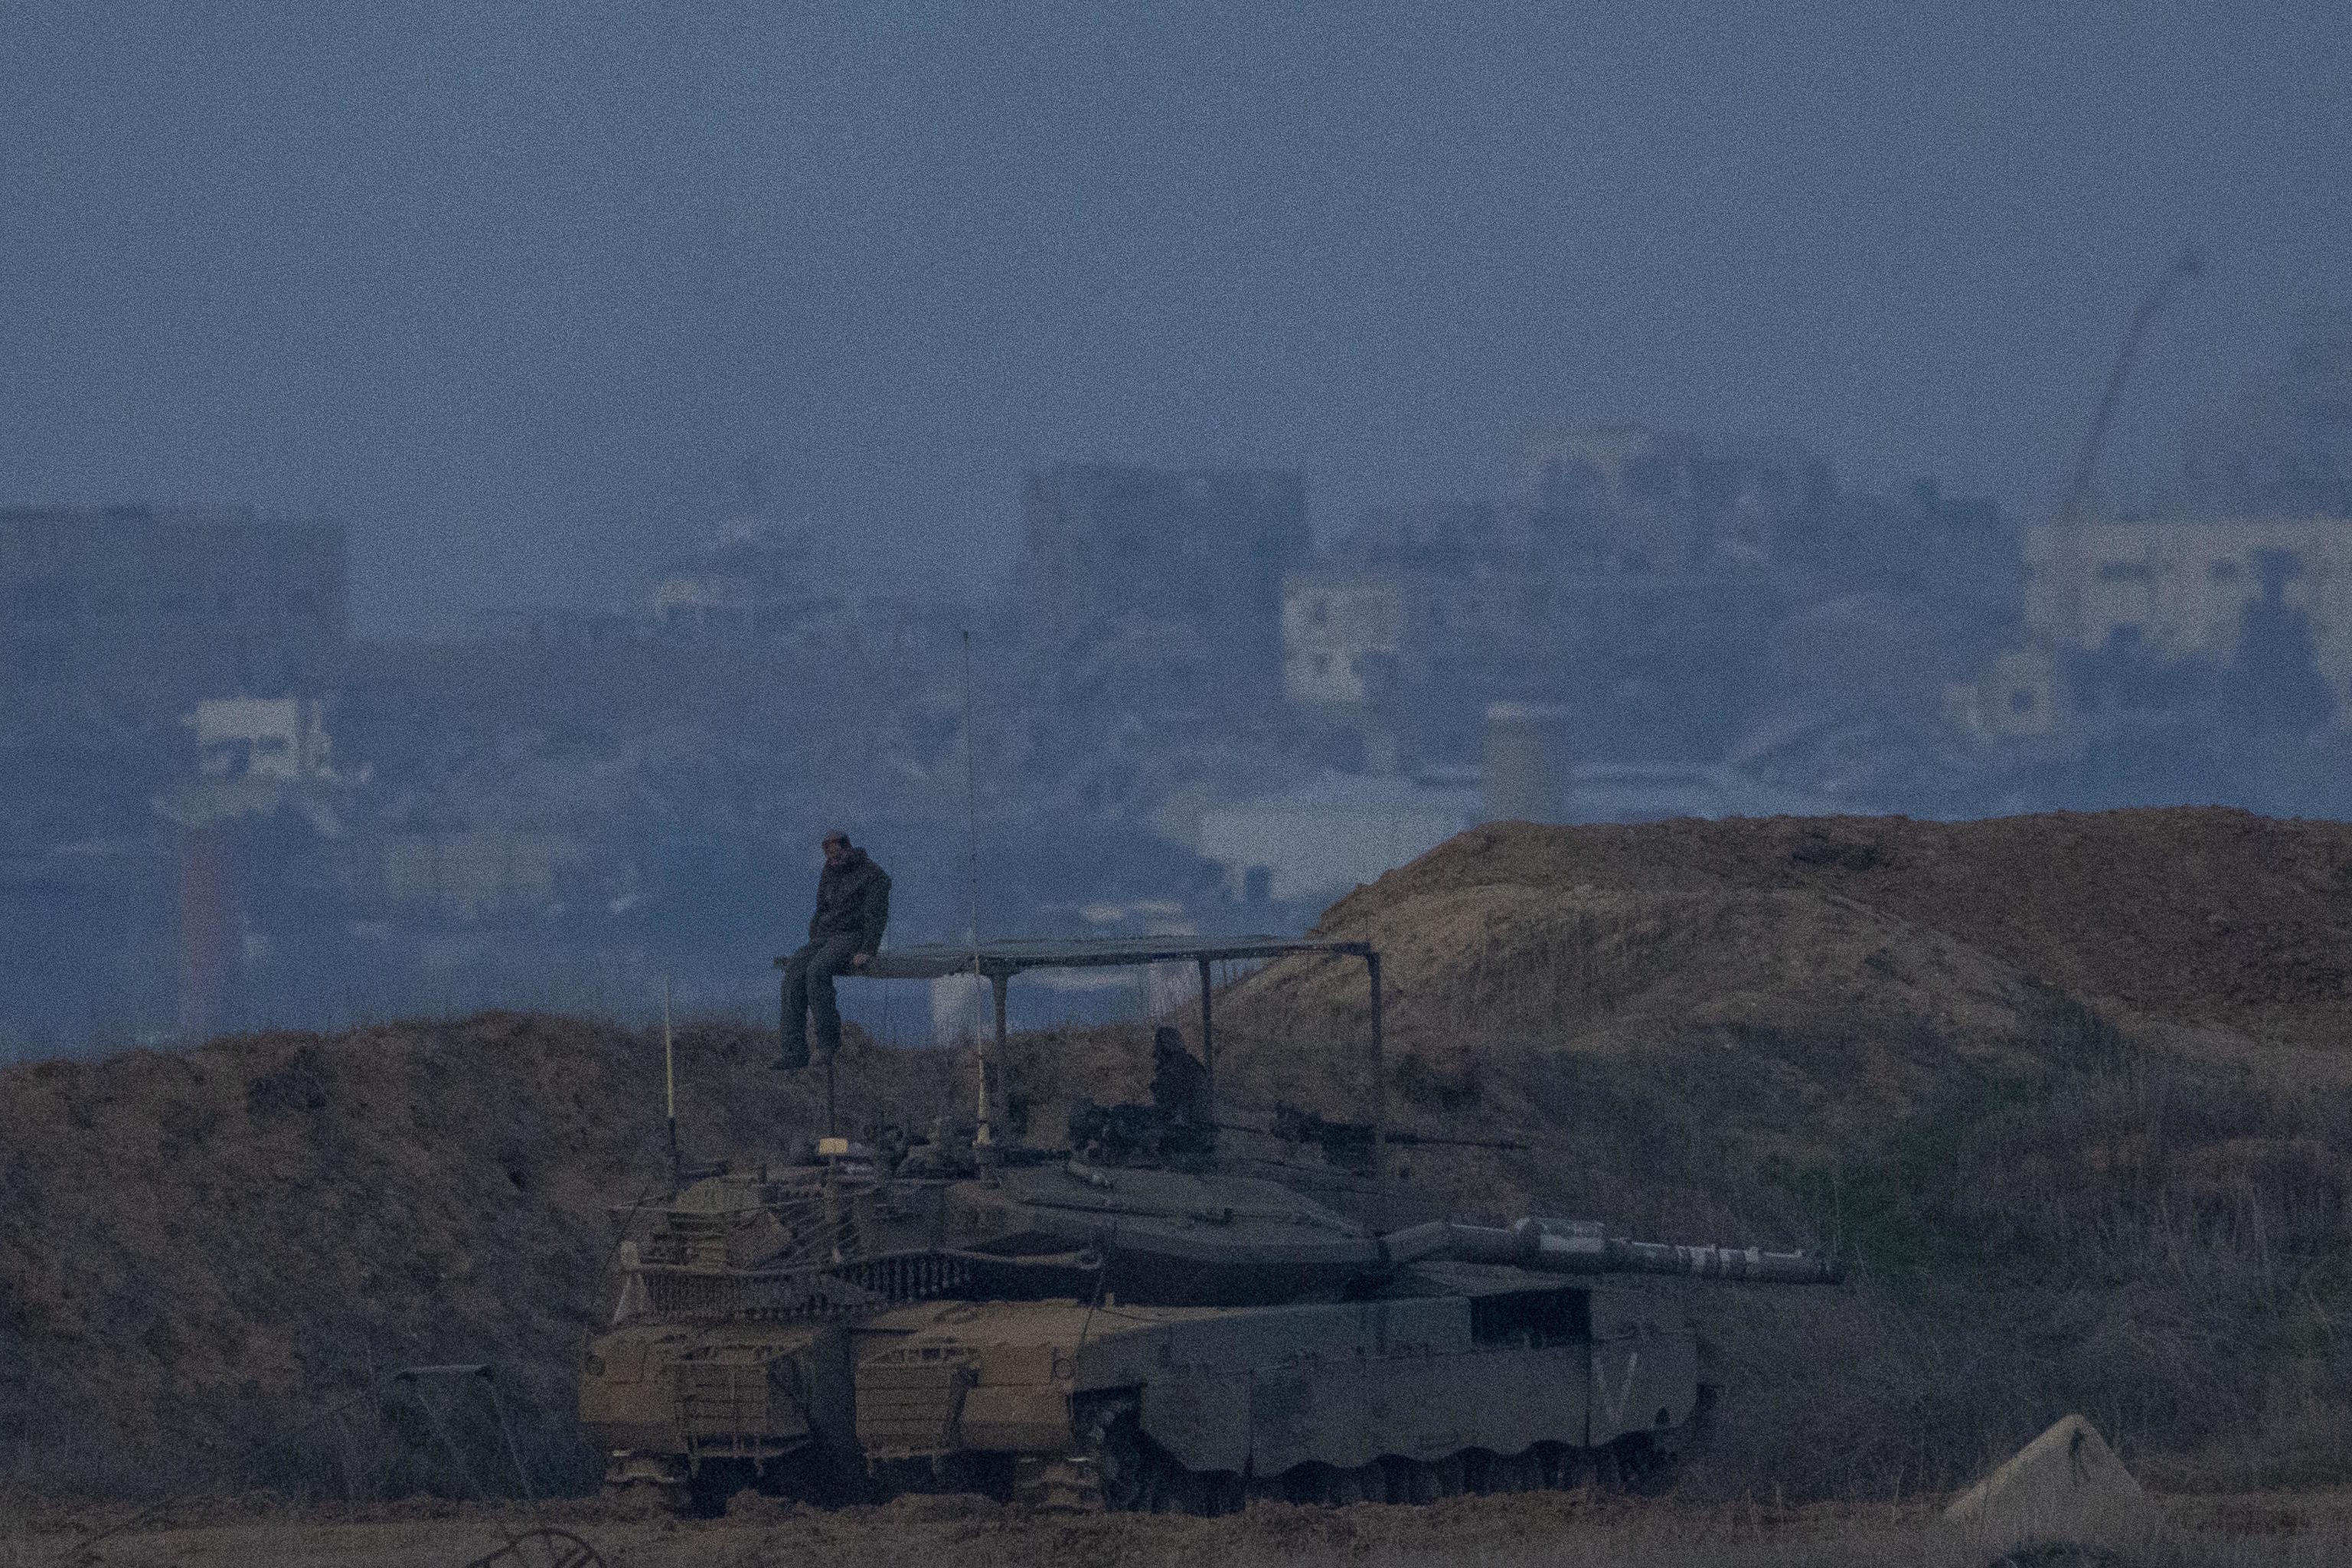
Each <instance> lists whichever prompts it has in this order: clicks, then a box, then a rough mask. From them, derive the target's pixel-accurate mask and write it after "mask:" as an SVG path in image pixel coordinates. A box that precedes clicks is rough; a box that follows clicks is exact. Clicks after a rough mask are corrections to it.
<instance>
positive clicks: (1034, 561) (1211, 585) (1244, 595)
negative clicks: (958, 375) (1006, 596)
mask: <svg viewBox="0 0 2352 1568" xmlns="http://www.w3.org/2000/svg"><path fill="white" fill-rule="evenodd" d="M1308 552H1309V541H1308V537H1307V491H1306V486H1305V483H1304V482H1303V481H1302V479H1300V477H1299V476H1298V475H1297V473H1296V472H1291V471H1286V470H1276V469H1209V470H1192V471H1179V470H1172V469H1165V468H1130V467H1121V466H1117V465H1110V464H1097V463H1065V464H1058V465H1055V466H1054V467H1051V468H1038V469H1033V470H1031V471H1030V472H1029V473H1028V474H1027V475H1025V476H1024V482H1023V485H1022V505H1021V560H1020V564H1019V567H1018V570H1017V574H1016V576H1015V580H1014V584H1013V596H1014V599H1015V602H1016V609H1017V613H1018V614H1019V615H1020V616H1022V618H1023V620H1024V623H1025V624H1026V626H1028V627H1029V628H1030V629H1031V630H1032V632H1033V633H1034V634H1036V635H1037V636H1039V637H1041V639H1043V640H1049V641H1066V640H1069V639H1082V638H1085V637H1088V636H1089V635H1090V634H1092V635H1099V634H1101V633H1104V632H1109V633H1114V634H1115V633H1117V632H1118V631H1120V630H1122V629H1124V628H1126V627H1129V626H1138V625H1143V624H1158V625H1163V626H1167V625H1173V626H1180V627H1181V628H1182V629H1183V630H1185V631H1186V632H1188V633H1190V634H1191V635H1192V636H1194V637H1198V638H1200V639H1202V641H1203V642H1204V643H1205V644H1206V645H1208V646H1210V647H1215V648H1217V649H1219V650H1220V652H1221V653H1222V655H1223V657H1224V658H1226V659H1228V660H1230V664H1229V665H1228V667H1227V668H1229V670H1230V672H1231V674H1232V676H1233V677H1234V679H1235V680H1236V681H1237V682H1240V683H1242V684H1243V685H1245V686H1247V687H1249V688H1256V689H1263V691H1264V693H1265V694H1268V695H1270V694H1271V693H1272V692H1273V691H1274V690H1275V689H1276V687H1277V686H1278V684H1279V682H1280V680H1281V671H1282V579H1283V574H1285V573H1286V572H1288V571H1291V570H1293V569H1295V568H1297V567H1298V566H1300V565H1303V564H1304V563H1306V561H1307V555H1308Z"/></svg>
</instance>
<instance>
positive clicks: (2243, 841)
mask: <svg viewBox="0 0 2352 1568" xmlns="http://www.w3.org/2000/svg"><path fill="white" fill-rule="evenodd" d="M1507 889H1512V890H1516V891H1506V890H1507ZM1733 891H1745V892H1749V893H1754V894H1778V895H1780V896H1782V897H1784V898H1787V899H1789V900H1792V901H1795V902H1800V903H1821V904H1830V905H1852V906H1858V907H1859V908H1861V909H1863V910H1870V911H1872V912H1873V913H1874V914H1875V915H1877V916H1879V917H1881V918H1882V919H1884V920H1885V921H1893V922H1899V924H1900V926H1902V927H1905V928H1909V929H1911V930H1915V931H1923V932H1936V933H1940V934H1941V935H1942V936H1944V937H1946V938H1948V939H1949V940H1951V941H1953V942H1959V943H1962V944H1965V945H1966V946H1967V947H1969V948H1971V949H1974V950H1975V951H1976V952H1979V953H1982V954H1984V955H1985V956H1987V957H1989V958H1991V959H1995V960H1998V961H2000V963H2006V964H2009V965H2011V966H2012V967H2013V968H2014V969H2015V970H2016V971H2017V973H2020V974H2022V975H2025V976H2028V977H2030V978H2032V980H2034V981H2037V982H2039V983H2041V984H2044V985H2047V986H2049V987H2052V988H2054V989H2056V990H2059V991H2063V992H2067V993H2071V994H2074V995H2077V996H2079V997H2082V998H2083V999H2084V1000H2085V1001H2088V1002H2090V1003H2092V1004H2094V1005H2099V1006H2102V1007H2105V1008H2107V1009H2108V1010H2110V1011H2117V1012H2121V1013H2125V1014H2138V1015H2147V1016H2153V1017H2159V1018H2165V1019H2169V1020H2173V1021H2176V1022H2179V1023H2183V1024H2190V1025H2203V1026H2215V1027H2220V1028H2225V1029H2231V1030H2235V1031H2238V1032H2240V1033H2242V1034H2246V1035H2250V1036H2254V1037H2261V1038H2265V1039H2274V1040H2279V1041H2283V1042H2292V1043H2307V1044H2319V1045H2327V1046H2337V1045H2342V1044H2344V1043H2346V1041H2347V1025H2346V1022H2345V1019H2344V1016H2343V1009H2344V1004H2345V1001H2346V998H2347V995H2352V826H2347V825H2345V824H2342V823H2335V822H2300V821H2298V822H2281V821H2276V820H2273V819H2271V818H2267V817H2258V816H2251V815H2249V814H2248V813H2245V812H2242V811H2235V810H2224V809H2221V808H2172V809H2161V810H2158V809H2149V810H2136V811H2116V812H2103V813H2098V814H2095V815H2078V814H2073V813H2057V814H2053V815H2049V816H2011V817H1998V818H1993V819H1990V820H1987V821H1981V822H1960V823H1941V822H1915V821H1912V820H1910V819H1909V818H1906V817H1774V818H1770V819H1765V820H1745V819H1735V820H1731V821H1724V822H1699V821H1676V822H1661V823H1649V824H1643V825H1641V826H1601V827H1537V826H1529V825H1528V824H1525V823H1503V824H1496V825H1492V826H1485V827H1480V828H1475V829H1473V830H1472V831H1470V832H1468V833H1465V834H1462V835H1460V836H1459V837H1455V838H1454V839H1453V840H1452V841H1450V842H1448V843H1447V844H1445V845H1443V846H1441V847H1439V848H1437V849H1434V850H1433V851H1431V852H1430V853H1429V854H1427V855H1424V856H1423V857H1422V858H1420V859H1418V860H1416V861H1414V862H1413V863H1412V865H1410V866H1407V867H1404V868H1402V869H1399V870H1396V871H1391V872H1390V873H1389V874H1388V875H1387V876H1384V877H1382V878H1381V879H1380V880H1379V881H1377V882H1375V883H1373V884H1371V885H1370V887H1365V888H1360V889H1357V890H1356V891H1355V892H1354V893H1352V894H1350V895H1349V897H1347V898H1345V899H1342V900H1340V901H1339V903H1338V904H1336V905H1334V906H1333V907H1332V908H1331V910H1329V911H1328V913H1327V915H1326V916H1325V919H1324V921H1323V929H1324V930H1326V931H1334V932H1345V933H1348V934H1351V935H1352V934H1358V933H1370V932H1372V931H1379V932H1381V933H1382V934H1384V935H1386V936H1388V937H1390V938H1391V940H1392V941H1396V942H1400V943H1401V945H1400V946H1399V947H1398V948H1397V949H1396V950H1395V951H1394V953H1393V956H1392V959H1391V962H1392V963H1395V964H1397V965H1398V966H1399V967H1400V981H1399V989H1400V991H1401V992H1403V993H1405V994H1409V995H1419V996H1421V997H1423V999H1424V1001H1426V1000H1428V998H1429V997H1430V995H1431V993H1429V992H1428V991H1427V990H1426V989H1424V988H1416V987H1413V986H1409V985H1407V984H1404V981H1403V978H1402V971H1403V970H1404V969H1405V968H1407V967H1410V966H1415V965H1435V966H1444V965H1448V964H1458V963H1459V962H1460V954H1459V952H1458V949H1459V946H1460V943H1461V940H1462V936H1463V934H1464V932H1463V931H1462V928H1461V926H1460V924H1459V923H1458V922H1459V920H1460V916H1459V915H1458V914H1455V913H1454V912H1453V911H1454V910H1459V909H1460V908H1462V907H1463V904H1462V900H1463V896H1464V895H1465V894H1473V895H1480V896H1483V897H1492V898H1494V899H1496V900H1512V899H1516V900H1518V901H1520V902H1522V903H1524V902H1525V901H1526V900H1528V899H1529V898H1531V897H1532V898H1533V899H1535V900H1537V901H1538V902H1539V903H1541V904H1542V905H1543V906H1544V907H1547V908H1561V907H1567V908H1574V907H1578V906H1579V905H1580V903H1582V902H1583V901H1586V900H1593V899H1596V898H1599V897H1601V896H1603V895H1607V894H1612V893H1614V894H1624V895H1633V896H1636V897H1642V898H1655V897H1657V896H1659V895H1664V894H1670V893H1684V894H1694V895H1700V896H1705V897H1714V898H1719V897H1721V896H1723V895H1725V894H1727V893H1730V892H1733ZM1430 899H1437V900H1441V902H1440V903H1438V904H1434V905H1430V904H1424V903H1423V900H1430ZM1469 907H1471V908H1473V909H1476V908H1479V907H1481V898H1473V899H1472V900H1470V906H1469ZM1429 914H1440V915H1443V916H1444V918H1443V919H1441V920H1438V921H1430V920H1428V919H1426V918H1425V917H1426V916H1427V915H1429ZM1415 931H1425V932H1427V933H1428V934H1427V935H1425V936H1423V937H1420V938H1418V939H1416V938H1415V937H1414V936H1413V935H1412V933H1413V932H1415ZM1528 957H1530V958H1531V959H1532V960H1533V961H1534V962H1535V963H1537V964H1538V965H1540V964H1541V963H1543V956H1542V955H1541V954H1540V953H1537V954H1531V955H1528ZM1486 978H1491V979H1495V980H1497V981H1501V982H1504V984H1503V985H1501V986H1500V987H1498V988H1497V991H1496V993H1495V996H1496V997H1499V996H1500V995H1502V994H1506V993H1507V990H1508V982H1509V981H1510V980H1511V979H1512V978H1514V977H1513V976H1511V975H1507V974H1502V975H1489V976H1486ZM1693 978H1694V980H1697V979H1699V978H1701V977H1696V976H1695V977H1693ZM1480 1005H1486V1000H1485V999H1482V1002H1481V1004H1480Z"/></svg>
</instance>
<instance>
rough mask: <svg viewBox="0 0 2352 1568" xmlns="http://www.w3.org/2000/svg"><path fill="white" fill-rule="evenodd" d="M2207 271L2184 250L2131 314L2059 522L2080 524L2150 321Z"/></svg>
mask: <svg viewBox="0 0 2352 1568" xmlns="http://www.w3.org/2000/svg"><path fill="white" fill-rule="evenodd" d="M2204 270H2205V255H2204V252H2202V251H2200V250H2199V249H2198V248H2197V247H2195V246H2193V245H2192V246H2189V247H2185V248H2184V249H2183V250H2182V251H2181V252H2180V254H2179V255H2178V256H2176V257H2174V258H2172V265H2171V266H2169V267H2168V268H2165V269H2164V275H2163V276H2162V277H2160V278H2158V279H2157V280H2156V286H2155V287H2154V288H2152V289H2149V290H2148V291H2147V298H2146V299H2144V300H2141V301H2140V302H2139V309H2138V310H2135V311H2134V312H2132V320H2131V330H2130V331H2127V332H2126V333H2125V334H2124V346H2123V352H2121V353H2118V354H2116V363H2115V368H2114V369H2113V370H2110V371H2109V372H2108V373H2107V385H2106V390H2105V392H2103V393H2101V394H2100V395H2099V410H2098V412H2097V413H2096V414H2094V415H2093V416H2091V433H2090V435H2089V436H2088V437H2084V441H2083V453H2082V456H2081V457H2079V458H2075V459H2074V478H2073V479H2069V480H2068V481H2067V483H2066V497H2065V500H2063V501H2061V502H2060V503H2059V505H2058V521H2061V522H2075V521H2081V518H2082V513H2083V504H2084V501H2086V500H2089V499H2090V494H2091V477H2092V474H2093V473H2094V471H2095V470H2096V468H2098V465H2099V448H2100V447H2102V446H2103V445H2105V441H2106V438H2107V426H2108V425H2109V424H2110V423H2111V422H2112V421H2113V420H2114V419H2115V416H2116V404H2118V403H2120V402H2121V401H2122V400H2123V395H2124V378H2125V377H2126V376H2127V375H2129V374H2131V364H2132V359H2133V357H2134V356H2135V355H2137V353H2139V345H2140V340H2141V339H2142V338H2145V337H2146V336H2147V327H2148V323H2149V322H2150V321H2155V320H2156V313H2157V312H2158V310H2163V309H2164V307H2165V305H2166V304H2167V303H2168V302H2169V301H2170V300H2171V299H2172V295H2173V291H2174V290H2175V289H2179V286H2180V285H2181V283H2182V282H2183V281H2184V280H2186V279H2190V278H2194V277H2196V276H2197V275H2198V274H2199V273H2200V272H2202V271H2204Z"/></svg>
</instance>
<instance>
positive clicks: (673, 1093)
mask: <svg viewBox="0 0 2352 1568" xmlns="http://www.w3.org/2000/svg"><path fill="white" fill-rule="evenodd" d="M662 1098H663V1102H664V1112H665V1114H666V1115H667V1118H668V1121H669V1184H670V1189H671V1190H672V1191H673V1192H675V1191H676V1190H677V1184H678V1160H677V1037H675V1036H674V1035H672V1034H671V1033H670V1026H669V976H668V975H667V974H665V975H663V976H662Z"/></svg>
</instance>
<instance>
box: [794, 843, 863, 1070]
mask: <svg viewBox="0 0 2352 1568" xmlns="http://www.w3.org/2000/svg"><path fill="white" fill-rule="evenodd" d="M889 923H890V877H889V874H888V873H887V872H886V871H884V870H883V869H882V868H881V867H879V866H877V865H876V864H875V863H874V861H873V859H872V858H870V857H869V856H868V855H867V854H866V851H865V850H863V849H860V848H858V847H856V845H854V844H852V843H850V842H849V835H847V834H846V833H844V832H842V831H841V830H840V829H839V828H835V829H834V830H833V831H832V832H830V833H827V834H826V835H825V836H824V870H822V871H820V872H819V873H817V879H816V913H815V914H814V915H812V916H810V917H809V928H808V930H809V939H808V941H807V942H805V943H804V944H803V945H802V946H801V947H800V948H798V949H797V950H795V951H794V952H793V955H792V956H791V957H790V958H787V959H786V960H784V998H783V1018H782V1050H781V1052H780V1054H779V1055H778V1056H777V1058H776V1059H775V1062H774V1064H773V1065H774V1066H775V1068H777V1070H779V1071H782V1072H790V1071H792V1070H793V1069H795V1068H804V1067H806V1066H808V1065H809V1042H808V1026H809V1022H810V1020H811V1018H812V1017H814V1020H815V1024H816V1059H817V1061H818V1062H820V1063H824V1062H828V1061H831V1060H832V1059H833V1056H834V1053H835V1051H838V1050H839V1049H840V1048H841V1009H840V1007H839V1005H837V1004H836V1002H835V998H834V994H833V979H834V976H835V975H836V974H840V973H844V972H845V971H849V970H858V969H863V968H865V967H866V964H867V963H869V962H871V961H872V959H873V957H874V954H875V952H877V950H878V949H879V948H880V947H881V945H882V929H883V927H885V926H887V925H888V924H889Z"/></svg>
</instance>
